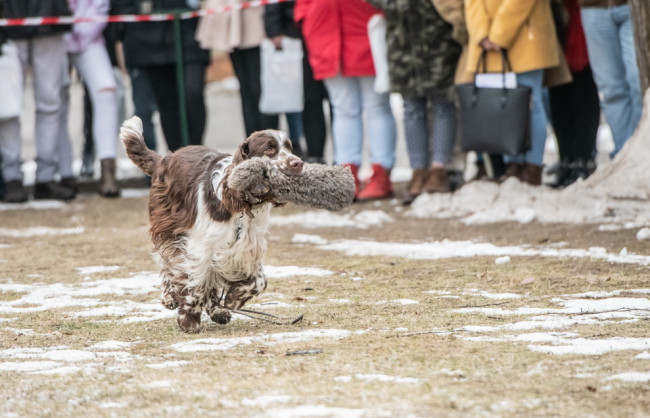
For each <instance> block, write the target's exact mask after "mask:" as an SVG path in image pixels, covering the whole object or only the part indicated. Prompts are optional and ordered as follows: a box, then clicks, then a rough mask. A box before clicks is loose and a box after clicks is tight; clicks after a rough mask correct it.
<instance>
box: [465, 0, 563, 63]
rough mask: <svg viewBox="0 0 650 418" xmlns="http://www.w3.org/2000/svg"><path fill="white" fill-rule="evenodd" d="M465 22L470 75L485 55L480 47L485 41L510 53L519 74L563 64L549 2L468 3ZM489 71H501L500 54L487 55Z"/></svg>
mask: <svg viewBox="0 0 650 418" xmlns="http://www.w3.org/2000/svg"><path fill="white" fill-rule="evenodd" d="M465 19H466V21H467V30H468V32H469V44H468V59H467V70H468V71H471V72H474V71H475V70H476V64H477V63H478V60H479V57H480V55H481V52H482V51H483V49H482V48H481V47H480V46H479V43H480V42H481V40H483V39H484V38H486V37H487V38H489V39H490V40H491V41H492V42H494V43H495V44H497V45H499V46H501V47H502V48H506V49H507V50H508V57H509V58H510V63H511V64H512V70H513V71H514V72H516V73H524V72H527V71H532V70H539V69H542V68H549V67H555V66H557V65H558V64H559V63H560V55H559V54H560V51H559V46H558V41H557V36H556V34H555V27H554V23H553V18H552V15H551V6H550V0H466V1H465ZM487 71H488V72H499V71H501V56H500V54H499V53H497V52H495V51H490V53H488V58H487Z"/></svg>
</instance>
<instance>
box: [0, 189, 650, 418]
mask: <svg viewBox="0 0 650 418" xmlns="http://www.w3.org/2000/svg"><path fill="white" fill-rule="evenodd" d="M127 192H128V193H127V195H130V196H133V197H125V198H121V199H116V200H107V199H101V198H99V197H97V196H95V195H93V194H83V195H82V196H81V197H80V198H79V199H77V200H76V201H74V202H71V203H69V204H58V203H53V204H52V205H51V207H50V208H49V209H48V208H43V207H41V208H32V207H31V206H29V205H28V206H26V207H24V208H22V209H20V210H2V211H0V259H1V264H0V379H1V380H2V385H0V387H1V388H2V389H1V390H0V396H1V397H2V402H0V416H5V417H10V416H156V417H159V416H179V415H188V414H189V415H188V416H277V417H312V416H326V417H329V416H337V417H338V416H341V417H349V416H352V417H357V416H358V417H361V416H367V417H376V416H391V417H392V416H414V417H429V416H567V417H568V416H603V417H605V416H607V417H610V416H616V417H618V416H620V417H623V416H626V417H629V416H648V415H649V414H650V395H649V393H650V392H649V389H650V383H649V382H650V376H649V372H650V335H649V333H648V329H649V328H648V319H649V318H650V301H649V300H648V298H647V295H648V293H650V290H649V289H650V286H648V264H647V262H646V261H644V258H643V257H647V256H650V242H649V241H647V240H645V241H643V240H638V239H637V238H636V232H637V230H636V229H621V230H616V231H601V230H599V227H598V225H596V224H595V225H572V224H550V225H547V224H540V223H536V222H533V223H529V224H525V225H522V224H515V223H502V224H490V225H479V226H467V225H464V224H462V223H460V222H458V220H455V219H450V220H433V219H415V218H412V217H409V216H408V210H406V209H405V208H403V207H402V206H400V205H399V204H398V203H397V202H396V201H382V202H380V203H377V204H375V203H367V204H355V205H353V206H352V207H351V208H350V209H349V210H347V211H345V212H343V213H341V214H339V216H343V217H345V216H348V217H353V216H356V215H359V214H364V213H365V214H372V216H374V217H375V218H376V217H377V216H378V212H376V211H380V212H383V214H384V215H386V217H387V218H386V220H385V222H383V223H381V224H375V225H372V224H370V226H368V227H367V228H360V227H355V226H344V227H334V226H325V227H322V228H308V227H307V226H306V225H304V224H302V225H301V224H296V223H293V224H290V225H289V226H287V225H280V224H275V225H274V226H272V228H271V238H270V245H269V250H268V253H267V257H266V264H267V266H269V270H268V271H267V275H268V276H269V278H268V281H269V288H268V290H267V292H266V294H265V295H263V296H262V297H260V298H258V299H257V300H254V301H252V304H253V305H252V306H253V307H254V309H259V310H264V311H267V312H272V313H274V314H277V315H282V316H287V317H295V316H297V315H298V314H300V313H302V314H304V315H305V317H304V320H303V321H302V322H300V323H298V324H296V325H275V324H270V323H265V322H259V321H254V320H247V319H241V318H239V319H235V320H233V321H232V322H231V323H230V324H228V325H225V326H222V325H217V324H214V323H211V322H210V321H209V319H208V320H207V321H206V320H205V318H204V322H203V330H202V332H201V333H199V334H195V335H188V334H184V333H183V332H181V330H180V329H179V328H178V327H177V326H176V321H175V318H174V314H173V312H170V311H166V310H164V309H163V308H162V307H161V306H160V304H159V302H158V290H157V288H156V284H157V283H158V278H157V275H156V266H155V264H154V263H153V261H152V259H151V257H150V254H149V252H150V248H151V247H150V242H149V239H148V236H147V217H146V216H147V215H146V201H147V199H146V197H145V196H144V194H143V193H142V192H144V190H142V189H140V190H128V191H127ZM301 214H307V215H308V216H317V215H315V214H314V213H313V212H311V211H306V210H303V209H301V208H297V207H295V206H287V207H284V208H276V209H274V217H277V218H280V217H289V216H291V215H301ZM354 219H360V218H354ZM444 240H448V241H444ZM458 242H459V243H460V244H459V245H460V247H463V246H466V247H467V251H468V252H467V255H466V256H462V257H461V256H458V254H456V255H454V253H452V254H450V255H449V256H448V257H443V258H436V257H432V256H427V255H426V254H425V252H426V251H427V250H426V247H425V246H424V245H425V244H427V243H442V244H441V245H443V247H444V246H445V245H452V244H453V243H458ZM370 243H376V244H382V245H393V246H394V247H391V248H397V249H402V248H407V249H406V250H405V252H404V251H402V252H400V251H401V250H399V251H397V250H390V249H389V250H387V251H386V252H384V253H373V254H369V253H365V254H357V255H355V254H354V250H355V249H357V250H372V248H370V246H371V244H370ZM472 243H489V244H492V245H493V246H496V247H497V248H499V249H501V250H503V249H504V248H511V247H512V248H545V249H573V250H576V251H577V250H584V251H586V252H587V254H589V251H591V253H592V255H593V256H589V255H587V256H584V254H583V255H580V253H577V252H576V253H575V254H577V255H576V256H571V255H567V254H568V253H566V254H564V255H562V254H560V255H557V254H555V253H543V255H525V256H517V255H514V254H513V255H512V256H510V259H509V262H507V261H508V260H505V259H504V258H502V257H497V256H495V255H487V256H480V255H474V256H472V254H471V251H472V250H471V248H473V247H472ZM343 244H345V245H347V247H345V248H344V249H341V248H338V247H337V245H343ZM408 245H413V247H403V246H408ZM401 246H402V247H401ZM337 248H338V249H337ZM409 248H411V250H409ZM445 248H447V247H445ZM595 248H598V249H595ZM623 248H625V249H626V250H625V251H623V252H622V249H623ZM590 249H591V250H590ZM351 250H352V251H351ZM501 250H500V251H501ZM409 251H411V252H410V253H409ZM503 251H505V252H507V251H510V250H503ZM434 253H435V252H434ZM375 254H378V255H375ZM603 254H613V255H626V256H627V255H638V256H643V257H640V261H639V260H637V261H636V262H612V261H608V260H607V259H606V257H605V258H603V257H599V255H603ZM499 258H501V261H502V263H501V262H500V263H496V262H495V260H496V259H499ZM288 266H296V268H293V269H290V268H288ZM317 269H319V270H317ZM293 352H298V354H296V355H287V354H290V353H293Z"/></svg>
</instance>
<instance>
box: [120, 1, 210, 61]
mask: <svg viewBox="0 0 650 418" xmlns="http://www.w3.org/2000/svg"><path fill="white" fill-rule="evenodd" d="M148 5H152V6H153V7H152V8H151V10H147V8H148V7H147V6H148ZM111 6H112V8H111V14H146V13H163V12H168V11H170V10H181V9H183V10H188V8H187V3H186V0H112V1H111ZM197 22H198V19H185V20H181V37H182V39H183V43H182V46H183V61H184V62H204V63H206V64H207V63H209V62H210V53H209V51H206V50H204V49H201V48H200V47H199V44H198V42H197V41H196V40H195V39H194V35H195V32H196V25H197ZM113 31H114V33H115V35H114V36H117V37H118V38H119V39H120V40H121V41H122V42H123V45H124V58H125V60H126V65H127V66H130V67H131V66H132V67H146V66H149V65H167V64H173V63H175V62H176V50H175V47H174V22H172V21H163V22H135V23H121V24H119V25H118V27H117V28H114V30H113Z"/></svg>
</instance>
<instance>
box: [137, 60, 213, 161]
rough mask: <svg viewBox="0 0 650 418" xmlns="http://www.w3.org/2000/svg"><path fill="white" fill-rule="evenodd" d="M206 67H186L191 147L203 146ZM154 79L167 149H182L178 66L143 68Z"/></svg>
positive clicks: (154, 88) (152, 81)
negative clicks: (177, 79) (177, 78)
mask: <svg viewBox="0 0 650 418" xmlns="http://www.w3.org/2000/svg"><path fill="white" fill-rule="evenodd" d="M205 67H206V65H205V64H204V63H202V62H189V63H185V65H184V66H183V69H184V76H185V103H186V104H187V105H186V109H187V123H188V131H189V132H188V133H189V145H201V144H202V143H203V132H204V131H205V101H204V99H203V88H204V86H205ZM142 70H144V71H146V72H147V75H148V76H149V79H150V80H151V86H152V87H153V91H154V95H155V96H156V102H157V104H158V111H159V112H160V123H161V125H162V130H163V133H164V134H165V140H166V141H167V148H169V150H170V151H176V150H177V149H179V148H180V147H181V146H182V145H183V143H182V134H181V122H180V116H179V115H180V107H179V102H178V87H177V84H176V65H175V64H169V65H155V66H148V67H142Z"/></svg>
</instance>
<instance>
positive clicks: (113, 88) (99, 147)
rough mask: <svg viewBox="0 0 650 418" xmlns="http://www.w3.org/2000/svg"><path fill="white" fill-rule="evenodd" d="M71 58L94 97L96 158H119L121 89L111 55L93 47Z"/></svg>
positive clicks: (97, 47) (91, 97)
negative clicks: (116, 79)
mask: <svg viewBox="0 0 650 418" xmlns="http://www.w3.org/2000/svg"><path fill="white" fill-rule="evenodd" d="M70 58H71V59H72V63H73V64H74V66H75V68H77V70H78V71H79V74H80V75H81V77H82V78H83V80H84V81H85V83H86V85H87V86H88V92H89V93H90V100H91V103H92V109H93V124H92V131H93V137H94V138H95V154H96V157H97V159H98V160H100V161H101V160H104V159H106V158H115V156H116V153H117V137H118V123H119V122H118V120H117V85H116V83H115V77H114V76H113V67H112V66H111V61H110V59H109V57H108V52H106V48H105V47H104V45H103V44H91V45H89V46H88V48H87V49H86V50H85V51H84V52H82V53H79V54H71V55H70Z"/></svg>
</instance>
